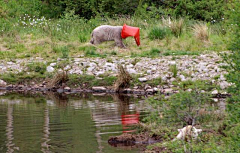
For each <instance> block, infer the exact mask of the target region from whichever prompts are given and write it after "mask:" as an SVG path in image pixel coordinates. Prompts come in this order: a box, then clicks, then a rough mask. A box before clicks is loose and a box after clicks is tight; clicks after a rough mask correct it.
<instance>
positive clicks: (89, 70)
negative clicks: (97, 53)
mask: <svg viewBox="0 0 240 153" xmlns="http://www.w3.org/2000/svg"><path fill="white" fill-rule="evenodd" d="M94 69H95V67H89V68H87V71H88V72H92V71H93V70H94Z"/></svg>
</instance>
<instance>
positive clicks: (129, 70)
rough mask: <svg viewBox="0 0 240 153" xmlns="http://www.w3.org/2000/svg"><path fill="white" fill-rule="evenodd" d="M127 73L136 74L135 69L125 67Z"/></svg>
mask: <svg viewBox="0 0 240 153" xmlns="http://www.w3.org/2000/svg"><path fill="white" fill-rule="evenodd" d="M127 71H128V73H130V74H137V71H136V70H134V69H127Z"/></svg>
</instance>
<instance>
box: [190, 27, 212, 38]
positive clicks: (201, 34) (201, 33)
mask: <svg viewBox="0 0 240 153" xmlns="http://www.w3.org/2000/svg"><path fill="white" fill-rule="evenodd" d="M192 29H193V34H194V36H195V37H196V38H197V39H199V40H201V41H209V29H208V27H207V25H206V24H204V23H198V24H195V25H194V26H193V28H192Z"/></svg>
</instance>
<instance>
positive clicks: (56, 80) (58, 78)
mask: <svg viewBox="0 0 240 153" xmlns="http://www.w3.org/2000/svg"><path fill="white" fill-rule="evenodd" d="M68 79H69V78H68V74H67V71H61V72H57V73H56V74H55V76H54V77H53V78H52V79H51V81H50V82H49V83H48V85H47V87H48V88H54V87H59V86H62V85H63V84H65V83H66V82H67V81H68Z"/></svg>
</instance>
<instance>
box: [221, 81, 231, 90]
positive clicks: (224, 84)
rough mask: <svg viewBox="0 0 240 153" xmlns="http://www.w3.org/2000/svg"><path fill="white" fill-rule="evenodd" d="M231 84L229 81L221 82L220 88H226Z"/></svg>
mask: <svg viewBox="0 0 240 153" xmlns="http://www.w3.org/2000/svg"><path fill="white" fill-rule="evenodd" d="M228 86H229V84H228V82H227V81H223V82H220V88H221V89H226V88H227V87H228Z"/></svg>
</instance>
